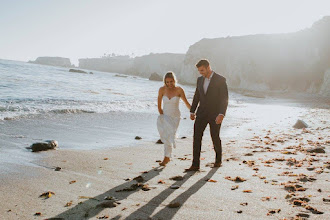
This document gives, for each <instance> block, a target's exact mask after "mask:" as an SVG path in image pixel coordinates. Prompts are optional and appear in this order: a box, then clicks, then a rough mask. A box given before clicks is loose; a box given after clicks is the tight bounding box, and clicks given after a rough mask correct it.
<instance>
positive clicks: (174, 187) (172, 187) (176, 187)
mask: <svg viewBox="0 0 330 220" xmlns="http://www.w3.org/2000/svg"><path fill="white" fill-rule="evenodd" d="M170 188H171V189H179V188H180V186H178V185H172V186H170Z"/></svg>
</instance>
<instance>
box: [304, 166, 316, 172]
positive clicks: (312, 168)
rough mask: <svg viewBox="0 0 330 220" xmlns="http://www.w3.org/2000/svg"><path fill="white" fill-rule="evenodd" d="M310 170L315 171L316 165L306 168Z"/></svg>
mask: <svg viewBox="0 0 330 220" xmlns="http://www.w3.org/2000/svg"><path fill="white" fill-rule="evenodd" d="M306 169H307V170H308V171H313V170H315V167H307V168H306Z"/></svg>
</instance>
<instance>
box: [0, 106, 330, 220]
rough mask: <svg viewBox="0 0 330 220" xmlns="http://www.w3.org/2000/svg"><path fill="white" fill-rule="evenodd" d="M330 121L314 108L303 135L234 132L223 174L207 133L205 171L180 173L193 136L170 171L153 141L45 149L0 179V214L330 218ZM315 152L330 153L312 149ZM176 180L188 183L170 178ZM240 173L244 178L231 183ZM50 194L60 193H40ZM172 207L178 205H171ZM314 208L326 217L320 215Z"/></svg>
mask: <svg viewBox="0 0 330 220" xmlns="http://www.w3.org/2000/svg"><path fill="white" fill-rule="evenodd" d="M329 116H330V113H329V109H319V108H311V109H310V110H309V111H308V112H307V114H306V117H304V120H305V121H306V122H307V123H308V124H309V125H310V127H309V128H307V129H304V130H302V129H293V128H292V127H291V126H292V125H287V126H283V127H281V126H278V125H275V124H274V125H273V126H269V127H264V128H262V129H255V127H253V126H252V125H253V124H249V125H248V126H244V125H241V126H237V129H239V130H238V133H240V135H239V136H236V137H231V138H227V139H224V138H222V141H223V165H222V167H220V168H210V167H208V164H209V163H211V162H213V161H214V151H213V149H212V145H211V141H210V138H209V136H207V137H205V138H204V140H203V147H202V150H203V153H202V156H201V157H202V160H201V171H199V172H195V173H191V172H190V173H183V171H184V169H185V168H188V167H189V166H190V165H191V159H192V155H191V152H192V137H191V136H192V135H191V136H188V137H187V138H186V139H178V144H177V145H178V147H177V148H176V149H175V150H174V156H173V158H172V161H171V162H170V163H169V164H168V165H167V166H166V167H165V168H163V167H159V166H158V162H156V160H161V159H162V155H163V148H162V145H157V144H155V143H150V142H145V143H144V144H145V145H144V146H136V147H126V148H125V147H124V148H114V149H109V150H83V151H82V150H64V149H58V150H55V151H47V152H42V153H40V154H43V156H44V157H43V158H42V159H39V160H35V161H34V162H33V163H34V164H35V165H36V166H35V167H32V166H20V165H16V166H17V167H16V170H17V172H11V173H8V174H7V175H2V176H1V177H0V178H1V185H0V191H1V194H0V201H1V206H0V216H1V217H0V218H1V219H51V218H53V219H291V218H292V219H293V218H294V217H295V216H296V215H298V214H300V215H305V216H306V217H307V216H308V217H309V219H330V212H329V206H330V202H329V199H330V187H329V186H330V184H329V180H330V179H329V177H330V176H329V166H330V164H329V163H330V160H329V151H330V149H329V145H330V132H329V131H330V127H329ZM283 123H285V122H283ZM141 141H143V139H142V140H141ZM315 147H321V148H323V149H325V152H326V153H308V152H306V149H309V148H315ZM55 167H61V170H60V171H55V170H54V169H55ZM307 168H308V169H310V170H307ZM12 170H13V169H12ZM143 172H144V173H143ZM140 175H141V176H142V177H143V180H142V182H141V183H140V185H134V184H137V181H136V180H134V179H133V178H135V177H137V176H140ZM177 175H180V176H182V177H183V180H171V179H170V178H171V177H174V176H177ZM236 177H241V178H244V179H246V181H244V182H235V181H232V180H230V179H234V178H236ZM298 179H300V180H298ZM146 184H147V185H146ZM132 185H133V187H134V186H136V187H137V189H136V190H134V189H133V188H130V187H132ZM173 185H177V186H178V187H179V188H178V189H172V188H171V186H173ZM143 186H144V187H143ZM237 187H238V188H237ZM285 187H287V189H288V190H291V192H289V191H287V190H285ZM123 189H132V191H120V190H123ZM148 189H149V190H148ZM48 191H50V192H53V193H54V195H53V194H52V195H51V197H49V198H44V197H39V196H40V195H41V194H42V193H45V192H48ZM244 191H246V192H244ZM294 199H296V200H297V201H295V202H294ZM301 201H303V203H302V204H301ZM307 201H308V202H307ZM176 202H177V203H178V204H177V205H178V207H176V208H169V207H168V205H169V204H171V203H176ZM293 202H294V203H295V204H296V205H294V204H293ZM299 204H300V205H299ZM112 206H114V207H112ZM311 207H312V208H314V209H316V210H318V211H320V213H321V212H322V214H314V213H317V211H313V210H312V208H311ZM313 212H314V213H313ZM36 213H39V214H40V215H36Z"/></svg>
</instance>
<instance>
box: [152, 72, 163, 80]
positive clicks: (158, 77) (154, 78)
mask: <svg viewBox="0 0 330 220" xmlns="http://www.w3.org/2000/svg"><path fill="white" fill-rule="evenodd" d="M149 80H153V81H163V78H162V77H161V76H160V75H158V74H157V73H153V74H151V75H150V77H149Z"/></svg>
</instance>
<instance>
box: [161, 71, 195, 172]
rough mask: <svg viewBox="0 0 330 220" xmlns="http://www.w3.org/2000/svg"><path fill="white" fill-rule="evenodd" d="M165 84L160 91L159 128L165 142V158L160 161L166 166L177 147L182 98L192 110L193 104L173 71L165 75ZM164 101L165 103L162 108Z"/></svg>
mask: <svg viewBox="0 0 330 220" xmlns="http://www.w3.org/2000/svg"><path fill="white" fill-rule="evenodd" d="M164 84H165V85H164V86H162V87H161V88H159V92H158V111H159V114H160V115H159V117H158V119H157V128H158V132H159V135H160V139H161V141H162V142H163V143H164V154H165V156H164V160H163V161H162V162H161V163H159V165H161V166H165V165H166V164H167V163H168V162H170V158H171V153H172V147H174V148H175V137H176V131H177V129H178V126H179V123H180V115H181V114H180V110H179V101H180V98H181V99H182V100H183V102H184V103H185V104H186V106H187V108H188V109H189V110H190V108H191V105H190V104H189V102H188V101H187V98H186V95H185V93H184V90H183V89H182V88H181V87H179V86H176V77H175V74H174V73H173V72H168V73H166V75H165V76H164ZM162 103H163V104H164V106H163V108H162Z"/></svg>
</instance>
